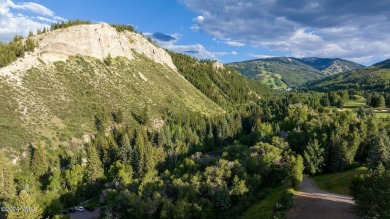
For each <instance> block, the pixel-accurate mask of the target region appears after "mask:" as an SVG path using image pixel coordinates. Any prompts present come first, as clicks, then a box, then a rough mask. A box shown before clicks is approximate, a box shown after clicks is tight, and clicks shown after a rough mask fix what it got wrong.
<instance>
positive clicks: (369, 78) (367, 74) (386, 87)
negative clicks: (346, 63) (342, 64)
mask: <svg viewBox="0 0 390 219" xmlns="http://www.w3.org/2000/svg"><path fill="white" fill-rule="evenodd" d="M306 87H307V88H308V89H311V90H316V91H334V90H346V89H355V90H366V91H381V92H382V91H384V92H389V91H390V69H389V68H381V67H377V66H372V67H366V68H363V69H358V70H354V71H350V72H345V73H341V74H338V75H334V76H330V77H327V78H324V79H322V80H320V81H318V82H314V83H311V84H308V85H307V86H306Z"/></svg>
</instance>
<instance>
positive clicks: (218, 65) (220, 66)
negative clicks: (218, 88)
mask: <svg viewBox="0 0 390 219" xmlns="http://www.w3.org/2000/svg"><path fill="white" fill-rule="evenodd" d="M213 67H214V69H215V70H218V69H224V68H225V66H223V64H222V63H220V62H214V63H213Z"/></svg>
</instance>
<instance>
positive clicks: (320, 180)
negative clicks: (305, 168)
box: [312, 167, 367, 195]
mask: <svg viewBox="0 0 390 219" xmlns="http://www.w3.org/2000/svg"><path fill="white" fill-rule="evenodd" d="M365 173H367V168H366V167H359V168H355V169H351V170H347V171H344V172H341V173H332V174H321V175H317V176H314V177H312V179H313V181H314V184H315V185H316V186H318V187H319V188H320V189H323V190H325V191H328V192H332V193H336V194H342V195H351V193H350V191H349V186H350V184H351V182H352V180H353V179H354V178H355V176H356V175H360V174H365Z"/></svg>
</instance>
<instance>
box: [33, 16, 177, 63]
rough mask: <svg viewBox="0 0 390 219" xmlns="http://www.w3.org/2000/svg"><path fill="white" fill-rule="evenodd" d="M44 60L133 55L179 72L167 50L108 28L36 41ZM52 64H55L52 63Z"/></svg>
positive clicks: (74, 30) (96, 27)
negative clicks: (65, 57) (68, 57)
mask: <svg viewBox="0 0 390 219" xmlns="http://www.w3.org/2000/svg"><path fill="white" fill-rule="evenodd" d="M35 38H36V40H37V42H38V45H39V48H40V51H39V52H40V54H41V55H42V57H43V60H45V59H47V58H46V57H48V56H54V57H56V56H60V57H59V58H60V59H62V57H63V56H71V55H77V54H78V55H81V56H91V57H94V58H97V59H101V60H102V59H104V58H105V57H107V56H108V55H109V54H110V55H111V56H112V57H117V56H122V57H126V58H128V59H133V58H134V55H133V51H132V50H134V51H136V52H137V53H140V54H144V55H146V56H147V57H148V58H150V59H152V60H154V61H155V62H157V63H160V64H165V65H167V66H169V67H170V68H172V69H175V70H176V67H175V65H174V64H173V63H172V59H171V57H170V56H169V55H168V53H166V52H165V50H163V49H161V48H157V47H156V46H155V45H153V44H152V43H150V42H149V41H147V40H146V39H145V38H144V37H143V36H141V35H140V34H138V33H133V32H129V31H124V32H117V31H116V29H115V28H113V27H111V26H110V25H108V24H104V23H103V24H92V25H78V26H73V27H69V28H66V29H61V30H56V31H53V32H49V33H47V34H43V35H39V36H36V37H35ZM48 61H51V60H48Z"/></svg>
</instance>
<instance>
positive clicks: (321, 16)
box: [181, 0, 390, 62]
mask: <svg viewBox="0 0 390 219" xmlns="http://www.w3.org/2000/svg"><path fill="white" fill-rule="evenodd" d="M181 1H182V2H183V3H184V4H185V5H186V6H187V7H188V8H189V9H191V10H193V11H195V12H196V13H198V14H199V16H201V17H203V19H202V22H200V21H199V20H198V19H194V26H193V29H195V30H197V31H202V32H206V33H209V34H211V35H212V36H213V37H215V38H217V39H220V40H221V41H223V42H224V41H225V42H226V43H227V44H228V45H230V44H232V42H233V45H234V42H239V43H242V44H246V45H247V44H249V45H252V46H259V47H264V48H268V49H272V50H278V51H284V52H287V53H290V54H291V55H298V56H318V57H340V58H349V59H353V60H369V61H371V62H372V61H374V60H380V59H385V58H389V52H388V51H390V44H389V43H388V39H389V37H390V13H388V11H389V10H390V1H388V0H376V1H371V0H354V1H353V2H351V1H339V0H301V1H288V0H246V1H236V0H224V1H221V0H181ZM206 21H207V22H206ZM362 57H364V58H362Z"/></svg>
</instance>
